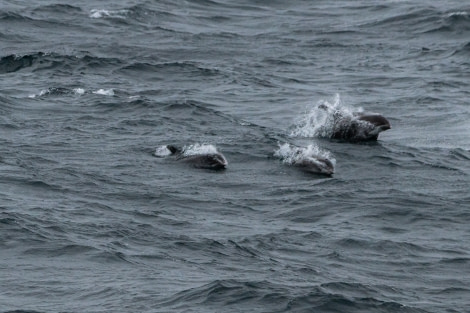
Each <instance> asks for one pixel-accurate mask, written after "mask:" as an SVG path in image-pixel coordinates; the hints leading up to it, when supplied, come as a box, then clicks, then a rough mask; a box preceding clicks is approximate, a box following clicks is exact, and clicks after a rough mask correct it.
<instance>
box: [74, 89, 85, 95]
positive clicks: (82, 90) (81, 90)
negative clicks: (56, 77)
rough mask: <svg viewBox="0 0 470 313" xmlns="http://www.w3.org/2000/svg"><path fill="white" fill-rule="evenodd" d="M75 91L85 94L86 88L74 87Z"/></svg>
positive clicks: (78, 93)
mask: <svg viewBox="0 0 470 313" xmlns="http://www.w3.org/2000/svg"><path fill="white" fill-rule="evenodd" d="M73 92H74V93H76V94H77V95H83V94H85V89H83V88H74V89H73Z"/></svg>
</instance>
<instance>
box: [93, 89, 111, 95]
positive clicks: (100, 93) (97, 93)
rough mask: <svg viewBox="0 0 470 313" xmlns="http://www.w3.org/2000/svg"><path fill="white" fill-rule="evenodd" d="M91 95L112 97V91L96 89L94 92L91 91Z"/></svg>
mask: <svg viewBox="0 0 470 313" xmlns="http://www.w3.org/2000/svg"><path fill="white" fill-rule="evenodd" d="M93 93H94V94H96V95H103V96H114V90H113V89H98V90H96V91H93Z"/></svg>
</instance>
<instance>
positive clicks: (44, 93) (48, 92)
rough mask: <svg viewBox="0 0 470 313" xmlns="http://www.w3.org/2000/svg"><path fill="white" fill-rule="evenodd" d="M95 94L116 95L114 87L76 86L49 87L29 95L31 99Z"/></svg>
mask: <svg viewBox="0 0 470 313" xmlns="http://www.w3.org/2000/svg"><path fill="white" fill-rule="evenodd" d="M90 93H91V94H95V95H101V96H111V97H112V96H114V95H115V92H114V89H112V88H111V89H102V88H101V89H96V90H90V91H89V90H86V89H85V88H81V87H76V88H68V87H49V88H47V89H44V90H41V91H40V92H39V93H37V94H31V95H29V96H28V97H29V98H31V99H34V98H44V97H54V96H66V95H72V96H82V95H85V94H90Z"/></svg>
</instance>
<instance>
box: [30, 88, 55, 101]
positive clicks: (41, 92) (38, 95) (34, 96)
mask: <svg viewBox="0 0 470 313" xmlns="http://www.w3.org/2000/svg"><path fill="white" fill-rule="evenodd" d="M49 92H50V90H49V89H44V90H41V91H40V92H39V93H38V94H32V95H29V96H28V98H31V99H34V98H36V97H42V96H44V95H46V94H48V93H49Z"/></svg>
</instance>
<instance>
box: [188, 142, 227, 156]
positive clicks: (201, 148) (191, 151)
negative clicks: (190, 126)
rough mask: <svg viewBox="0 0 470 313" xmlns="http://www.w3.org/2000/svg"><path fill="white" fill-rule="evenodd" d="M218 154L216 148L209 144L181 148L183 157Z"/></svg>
mask: <svg viewBox="0 0 470 313" xmlns="http://www.w3.org/2000/svg"><path fill="white" fill-rule="evenodd" d="M215 153H219V152H218V151H217V148H216V147H215V146H214V145H210V144H199V143H196V144H193V145H189V146H184V147H183V155H184V156H190V155H199V154H215Z"/></svg>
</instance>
